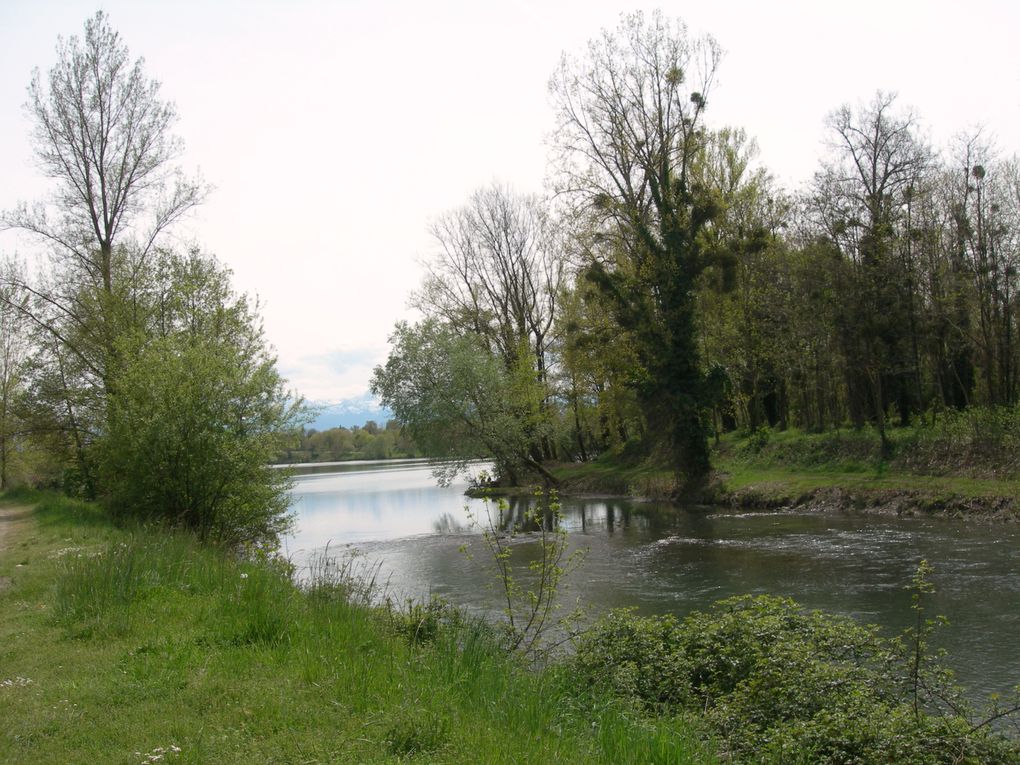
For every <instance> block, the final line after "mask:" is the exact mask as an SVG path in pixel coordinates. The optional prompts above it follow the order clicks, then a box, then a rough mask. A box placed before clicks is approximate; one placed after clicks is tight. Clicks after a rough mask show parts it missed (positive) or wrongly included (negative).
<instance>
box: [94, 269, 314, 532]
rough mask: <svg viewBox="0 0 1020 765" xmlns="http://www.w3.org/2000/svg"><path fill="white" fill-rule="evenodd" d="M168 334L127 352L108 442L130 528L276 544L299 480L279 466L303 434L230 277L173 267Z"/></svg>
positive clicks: (113, 499) (107, 460)
mask: <svg viewBox="0 0 1020 765" xmlns="http://www.w3.org/2000/svg"><path fill="white" fill-rule="evenodd" d="M168 265H169V267H170V268H171V269H173V270H174V272H175V273H174V276H173V278H172V281H171V283H172V284H173V285H174V289H173V290H172V291H171V292H170V293H169V296H168V298H167V300H166V302H165V303H163V304H162V308H161V319H160V322H159V326H160V328H161V331H160V334H159V335H158V336H156V337H151V336H145V335H139V334H133V335H129V336H125V337H123V338H121V340H120V342H119V344H118V350H119V355H120V356H121V358H122V359H123V361H122V362H121V363H120V364H119V368H118V374H117V375H116V378H115V385H113V386H112V390H111V392H110V395H109V400H108V404H107V415H106V416H107V427H106V432H105V433H104V434H103V438H102V439H101V441H100V451H99V457H100V459H99V467H100V473H99V475H100V479H101V480H100V486H101V487H102V489H103V493H104V495H105V499H106V501H107V502H108V504H109V506H110V507H111V508H112V509H113V510H114V511H115V512H116V513H118V514H119V515H121V516H130V517H136V518H137V517H142V518H150V519H158V520H160V521H161V522H165V523H169V524H179V525H182V526H184V527H187V528H190V529H194V530H195V531H197V532H198V533H199V534H200V535H201V536H202V537H205V538H210V539H215V540H217V541H219V542H222V543H224V544H228V545H237V544H243V543H248V542H254V543H258V544H269V545H272V544H275V542H276V541H277V539H278V537H279V534H280V533H281V532H282V531H284V530H285V529H286V528H287V524H288V505H289V500H288V496H287V487H288V478H287V475H286V474H285V473H283V472H281V471H278V470H273V469H271V468H270V467H269V463H270V462H272V460H273V458H274V457H275V456H276V454H277V453H278V451H279V449H280V447H281V445H282V444H283V443H284V441H285V440H286V439H288V438H289V437H290V434H291V432H292V431H293V430H294V429H295V428H296V427H297V426H298V425H299V423H300V419H299V418H300V416H301V410H300V405H299V403H296V402H294V401H293V400H291V399H290V397H289V396H288V393H287V391H286V390H285V389H284V387H283V380H282V378H281V377H280V375H279V373H278V372H277V370H276V360H275V358H274V357H273V356H272V355H271V354H270V353H269V351H268V349H267V348H266V346H265V341H264V339H263V337H262V330H261V326H260V324H259V320H258V317H257V315H256V314H255V312H254V311H253V309H252V308H251V307H250V306H249V304H248V302H247V300H246V299H245V298H244V297H240V298H238V297H236V296H235V295H234V294H233V292H232V291H231V289H230V286H229V275H228V273H227V272H225V271H223V270H222V269H219V267H218V266H217V265H216V264H215V262H213V261H210V260H207V259H204V258H201V257H200V256H196V255H193V256H192V257H191V258H189V259H186V260H170V262H169V264H168Z"/></svg>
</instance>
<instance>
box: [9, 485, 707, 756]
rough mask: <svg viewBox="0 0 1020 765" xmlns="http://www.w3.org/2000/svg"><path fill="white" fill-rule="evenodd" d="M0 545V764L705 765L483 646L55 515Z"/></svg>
mask: <svg viewBox="0 0 1020 765" xmlns="http://www.w3.org/2000/svg"><path fill="white" fill-rule="evenodd" d="M8 506H9V505H8ZM5 528H6V529H7V534H6V537H5V539H4V540H3V541H2V542H0V546H2V547H4V548H6V549H0V577H7V578H8V581H7V582H6V585H5V586H3V587H0V613H2V614H3V619H0V720H3V725H2V726H0V762H11V763H21V762H25V763H28V762H31V763H64V762H103V763H142V762H155V761H159V762H161V763H163V762H168V763H208V762H217V763H232V762H239V763H240V762H244V763H320V762H322V763H324V762H352V763H353V762H366V763H369V762H394V761H407V760H411V761H420V762H430V763H432V762H436V763H439V762H450V763H457V762H463V763H477V762H488V763H500V762H505V763H522V762H535V763H544V762H549V763H553V762H555V763H570V762H579V763H580V762H621V763H622V762H710V761H712V758H711V755H710V754H706V753H705V752H704V751H703V747H702V745H700V744H699V743H697V742H696V740H695V738H694V737H693V735H692V734H691V733H690V732H689V731H688V729H687V728H686V727H684V726H683V725H681V724H679V723H676V722H674V721H670V720H652V719H647V718H642V717H639V716H637V715H636V713H631V712H628V711H627V710H626V709H625V708H623V707H622V706H620V705H619V704H617V703H615V702H611V701H609V700H608V699H606V698H599V697H594V696H592V695H590V694H588V693H587V692H585V691H583V690H579V689H577V688H574V687H572V685H571V679H570V678H568V677H564V676H562V674H560V673H557V672H555V671H546V672H544V673H534V672H525V671H522V670H520V669H519V668H517V667H516V666H515V665H514V664H512V663H511V662H509V661H508V660H506V658H505V657H503V656H502V655H501V654H500V653H499V652H498V651H497V650H495V649H494V648H493V647H492V643H491V641H490V640H489V639H488V638H487V637H486V633H485V632H484V631H479V630H473V629H460V630H456V631H454V630H447V631H442V632H441V633H440V637H439V638H438V639H436V640H435V641H434V642H431V643H428V644H426V645H417V644H414V643H413V641H410V640H408V639H407V638H406V637H404V636H402V635H400V634H399V632H398V631H397V630H395V629H394V625H398V626H399V624H400V620H399V619H397V620H394V618H393V617H392V616H390V617H387V616H386V614H385V613H384V612H380V611H379V610H371V609H367V608H363V607H358V606H352V605H349V604H348V603H347V602H346V601H345V600H344V599H343V598H340V597H335V596H334V597H326V596H324V597H310V596H308V595H307V594H305V593H301V592H299V591H297V590H295V589H294V588H293V587H292V586H291V585H290V584H289V580H288V579H287V578H286V576H284V575H283V574H281V573H280V572H279V571H277V570H274V569H273V568H272V567H268V566H266V565H255V564H247V563H246V564H241V563H238V562H236V561H233V560H230V559H227V558H225V557H223V556H222V555H220V554H219V553H217V552H216V551H214V550H210V549H207V548H203V547H201V546H199V545H197V544H196V543H195V542H194V541H193V540H191V539H189V538H187V537H182V536H173V535H169V536H168V535H164V534H152V533H144V532H140V531H136V532H133V533H132V532H125V531H122V530H118V529H116V528H113V527H112V526H110V525H108V524H107V523H106V522H105V520H104V519H103V517H102V516H101V515H100V514H99V513H98V512H97V511H96V510H95V508H93V507H90V506H87V505H82V504H75V503H70V502H68V501H66V500H57V499H54V498H49V499H44V501H43V502H42V503H41V505H40V507H39V508H38V509H37V510H36V512H35V514H34V515H33V516H31V517H30V518H29V519H28V520H27V521H24V522H22V523H20V524H19V525H17V526H12V524H6V526H5ZM2 581H3V579H0V582H2ZM326 594H327V595H329V594H330V593H329V592H327V593H326ZM332 594H333V595H335V594H336V593H332ZM5 681H10V682H5ZM171 747H177V748H179V751H173V749H171ZM161 750H162V751H161ZM160 754H162V755H163V756H162V758H161V759H158V760H156V759H153V758H155V757H156V756H157V755H160Z"/></svg>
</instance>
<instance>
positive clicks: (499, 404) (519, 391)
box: [372, 320, 555, 483]
mask: <svg viewBox="0 0 1020 765" xmlns="http://www.w3.org/2000/svg"><path fill="white" fill-rule="evenodd" d="M390 344H391V350H390V355H389V358H388V359H387V360H386V364H385V366H378V367H376V368H375V372H374V373H373V375H372V392H373V393H374V394H375V395H377V396H379V397H380V399H381V400H382V403H383V405H384V406H386V407H387V408H388V409H390V410H391V411H392V412H393V414H394V415H395V417H396V419H397V420H398V421H399V422H400V423H401V424H402V425H404V426H405V427H406V428H407V429H408V430H409V431H410V432H411V435H412V437H413V439H414V442H415V444H416V445H417V446H419V447H420V448H421V449H422V450H423V451H424V452H425V453H426V454H428V455H429V456H430V457H433V458H436V459H440V460H448V461H449V462H448V463H447V465H446V467H445V468H441V469H440V477H441V478H447V479H449V478H451V477H452V476H453V474H455V473H456V472H459V471H460V470H461V469H462V468H463V467H464V466H465V465H466V463H467V462H468V461H470V460H472V459H478V458H483V457H488V458H491V459H493V460H494V461H495V463H496V466H497V471H498V472H499V473H500V474H501V475H502V476H503V477H504V478H507V479H508V480H509V481H510V482H511V483H517V482H518V479H519V478H520V476H521V473H522V470H523V469H530V470H533V471H535V472H537V473H539V474H541V475H542V476H543V477H544V478H545V479H546V480H548V481H550V482H555V478H553V476H552V475H550V474H549V472H548V471H547V470H546V469H545V468H544V467H543V466H542V465H541V463H540V461H539V460H538V459H536V458H535V456H534V455H533V453H532V449H533V447H534V444H535V443H537V442H539V441H540V440H541V438H542V437H543V436H544V435H546V433H545V429H546V428H548V427H549V425H548V419H547V418H545V417H544V416H543V413H542V411H541V402H542V398H543V393H544V391H543V387H542V386H541V384H540V383H539V382H538V380H537V378H536V377H535V374H534V369H533V367H532V365H531V364H530V363H529V361H530V360H529V359H528V356H527V354H521V355H520V356H519V357H518V358H520V359H524V361H521V362H519V363H518V364H517V365H516V366H515V367H514V368H511V369H507V367H506V364H505V363H504V362H503V360H502V359H500V358H497V357H496V356H494V355H493V354H492V353H491V352H490V350H489V348H487V347H486V345H485V343H484V341H483V340H482V339H481V338H480V337H479V336H478V335H475V334H466V335H463V334H459V333H457V332H456V331H454V330H453V329H452V328H450V327H449V326H447V325H445V324H443V323H441V322H439V321H436V320H426V321H424V322H421V323H420V324H415V325H411V324H407V323H404V322H401V323H399V324H397V326H396V328H395V329H394V331H393V334H392V335H391V336H390Z"/></svg>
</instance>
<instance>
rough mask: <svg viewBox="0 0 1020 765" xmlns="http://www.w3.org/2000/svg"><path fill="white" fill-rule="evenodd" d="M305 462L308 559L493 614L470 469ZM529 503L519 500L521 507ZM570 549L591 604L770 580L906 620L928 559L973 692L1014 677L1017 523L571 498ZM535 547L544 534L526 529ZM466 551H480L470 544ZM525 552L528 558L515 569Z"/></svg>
mask: <svg viewBox="0 0 1020 765" xmlns="http://www.w3.org/2000/svg"><path fill="white" fill-rule="evenodd" d="M315 470H316V471H320V472H306V469H305V468H301V469H299V472H301V473H302V474H300V475H297V476H296V479H295V484H294V488H293V490H292V497H293V504H292V507H293V509H294V511H295V513H296V516H297V523H296V530H295V532H294V534H293V535H292V536H290V537H289V538H288V539H287V540H285V550H286V552H287V554H289V555H290V556H291V558H292V560H294V561H295V563H297V564H298V565H301V564H303V563H304V562H306V561H307V560H308V558H309V556H311V555H313V554H315V553H316V552H318V551H321V550H322V549H323V548H324V547H325V546H326V545H327V544H329V545H330V549H331V550H339V549H341V548H343V547H344V546H346V545H352V546H354V547H356V548H357V549H358V550H359V551H360V552H361V553H363V554H364V556H365V559H366V560H369V561H373V562H378V563H379V564H380V565H381V572H382V579H384V580H386V581H388V587H389V591H390V592H391V593H393V594H395V595H397V596H398V597H403V596H411V597H423V596H428V595H429V594H433V595H438V596H441V597H443V598H446V599H447V600H449V601H450V602H451V603H454V604H456V605H460V606H464V607H466V608H468V609H471V610H474V611H477V612H482V613H490V614H496V613H499V609H500V602H499V598H498V593H496V592H495V591H494V590H493V588H492V586H491V583H492V579H491V575H490V574H489V573H488V571H487V567H486V557H485V555H484V552H483V550H482V545H481V538H480V535H479V532H478V530H477V529H475V528H472V527H471V526H470V524H469V523H468V517H467V514H466V512H465V507H470V508H471V509H472V512H474V513H475V514H476V515H482V516H483V517H484V513H485V504H484V503H483V502H482V501H480V500H471V499H468V498H466V497H464V495H463V492H464V489H465V488H466V486H467V484H466V482H460V483H455V484H453V485H451V486H449V487H440V486H437V485H436V482H435V480H434V479H433V478H432V476H431V471H430V469H429V467H428V465H426V464H423V463H421V462H402V463H397V462H382V463H367V462H365V463H352V464H346V465H340V466H331V467H326V468H322V467H316V468H315ZM518 510H519V508H518ZM563 514H564V520H565V524H566V528H567V529H568V531H569V532H570V535H569V538H570V544H571V545H572V546H573V547H581V548H586V549H587V551H588V552H587V554H586V558H585V560H584V562H583V564H582V565H581V568H580V569H579V570H578V571H576V572H574V573H573V574H572V576H571V578H570V580H569V583H568V586H567V588H566V592H565V593H564V597H565V599H567V600H569V601H570V602H573V600H574V599H575V598H578V597H579V598H580V599H581V601H582V602H583V603H585V604H587V605H589V606H591V607H592V608H594V609H595V610H597V611H603V610H606V609H609V608H620V607H635V608H636V609H637V610H638V612H640V613H644V614H657V613H674V614H677V615H683V614H685V613H687V612H689V611H691V610H694V609H700V608H704V607H706V606H708V605H709V604H710V603H712V602H714V601H716V600H718V599H720V598H725V597H729V596H731V595H738V594H743V593H771V594H774V595H782V596H788V597H792V598H794V599H796V600H797V601H799V602H800V603H802V604H803V605H805V606H807V607H809V608H820V609H825V610H828V611H834V612H839V613H844V614H849V615H852V616H854V617H856V618H858V619H859V620H860V621H863V622H871V623H876V624H879V625H882V627H883V628H884V629H885V632H886V633H887V634H894V633H896V632H899V631H900V630H902V629H904V628H905V627H906V626H908V624H909V623H910V621H911V613H910V610H909V607H910V593H909V592H908V591H907V590H906V589H905V587H906V586H907V585H908V584H909V582H910V578H911V576H912V574H913V572H914V570H915V569H916V567H917V563H918V561H919V560H920V559H921V558H927V559H928V560H929V561H930V562H931V563H932V565H933V566H934V567H935V574H934V575H933V582H934V584H935V586H936V588H937V592H936V594H935V596H934V598H933V602H932V604H931V608H930V610H929V612H928V613H929V614H930V615H934V614H936V613H937V614H942V615H945V616H947V617H948V618H949V621H950V623H949V626H948V627H946V628H945V629H944V630H943V631H942V633H941V635H940V638H939V640H938V644H939V645H940V646H942V647H944V648H945V649H946V650H947V652H948V655H949V660H950V664H951V666H952V667H953V668H954V669H955V670H956V672H957V675H958V677H959V678H960V680H961V681H962V682H963V683H964V685H965V686H966V687H967V688H968V690H969V691H970V693H971V695H972V696H973V697H974V698H981V697H983V696H985V695H987V694H988V693H992V692H999V693H1007V692H1009V690H1010V689H1011V688H1012V687H1013V686H1015V685H1017V684H1018V683H1020V651H1018V650H1017V648H1016V644H1017V636H1018V635H1020V569H1018V560H1020V556H1018V553H1020V532H1018V529H1017V527H1016V526H1014V525H1002V524H981V523H963V522H960V521H953V520H948V519H931V518H904V519H900V518H886V517H877V516H855V515H827V514H813V513H736V512H733V513H728V512H719V511H714V512H705V511H703V510H697V509H685V508H683V507H680V506H677V505H672V504H668V503H650V502H631V501H626V500H604V499H599V500H590V499H583V500H582V499H570V500H565V501H564V502H563ZM520 544H521V546H522V553H523V554H524V557H525V558H526V556H527V554H528V552H529V550H532V551H533V549H534V547H535V545H534V544H533V543H529V541H528V540H527V539H526V538H525V539H522V540H521V542H520ZM462 548H467V550H468V552H469V553H471V555H470V556H469V555H466V554H465V553H464V552H463V551H462ZM524 565H525V564H524V562H523V560H522V563H521V566H522V567H523V566H524Z"/></svg>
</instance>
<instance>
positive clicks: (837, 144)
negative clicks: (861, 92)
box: [814, 92, 928, 448]
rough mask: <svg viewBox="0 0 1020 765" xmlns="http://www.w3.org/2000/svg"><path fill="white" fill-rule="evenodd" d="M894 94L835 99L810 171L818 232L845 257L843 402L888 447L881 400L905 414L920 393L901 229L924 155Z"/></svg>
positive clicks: (905, 238)
mask: <svg viewBox="0 0 1020 765" xmlns="http://www.w3.org/2000/svg"><path fill="white" fill-rule="evenodd" d="M894 104H895V96H893V95H890V94H886V93H881V92H879V93H877V94H876V96H875V98H874V99H873V100H872V101H871V103H870V104H868V105H866V106H864V107H862V108H860V109H858V110H853V109H851V108H850V107H848V106H843V107H841V108H840V109H838V110H837V111H835V112H833V113H832V114H831V115H830V116H829V126H830V128H831V130H832V132H833V135H834V147H833V154H832V156H831V158H830V159H829V161H828V162H827V163H826V164H825V165H824V166H823V169H822V171H821V172H820V173H819V174H818V175H817V177H816V179H815V194H814V205H815V209H816V210H817V211H818V213H819V219H820V222H821V227H822V229H823V230H824V231H825V234H826V236H827V237H828V238H829V239H830V240H831V241H832V242H833V243H834V244H835V245H836V246H837V247H838V248H839V249H840V251H841V252H842V253H843V256H844V257H845V258H846V262H847V266H848V267H847V268H846V269H844V270H843V276H844V283H843V285H842V288H843V291H844V294H846V295H848V296H849V299H847V300H845V301H844V302H843V303H842V305H841V308H842V315H841V316H840V317H839V319H838V321H839V324H840V328H841V330H840V331H841V342H842V345H843V347H844V352H845V354H846V357H847V371H848V380H847V383H848V385H847V387H848V391H849V399H850V410H851V415H852V416H853V417H854V420H855V423H856V424H858V425H860V424H862V422H863V420H864V419H865V417H866V415H867V414H869V413H870V418H871V419H873V420H874V422H875V424H876V426H877V427H878V429H879V433H880V435H881V437H882V443H883V447H884V448H888V440H887V437H886V430H885V428H886V415H885V410H886V407H887V405H888V404H889V403H890V402H895V403H896V405H897V407H898V409H899V411H900V417H901V420H902V421H903V422H904V423H907V422H909V420H910V417H911V413H912V412H913V411H915V410H916V408H917V407H918V406H919V405H920V402H919V400H918V398H919V393H918V388H919V385H918V381H919V379H920V378H919V375H920V370H919V358H918V347H919V346H918V338H917V334H918V330H917V311H916V307H917V305H916V292H917V286H916V281H915V278H914V273H913V265H914V264H913V263H912V262H911V261H912V257H911V256H912V249H910V248H904V247H902V246H900V245H901V243H904V242H909V241H910V237H909V234H908V232H906V231H905V221H906V214H905V211H907V210H909V200H910V198H911V195H912V190H913V188H915V187H916V186H917V185H918V183H919V180H920V177H921V173H922V171H923V170H924V169H925V167H926V165H927V163H928V151H927V148H926V147H925V146H924V145H923V144H922V143H921V142H920V141H919V140H918V138H917V136H916V120H915V118H914V116H913V115H912V114H910V113H905V114H903V113H898V112H897V111H896V109H895V108H894Z"/></svg>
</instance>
